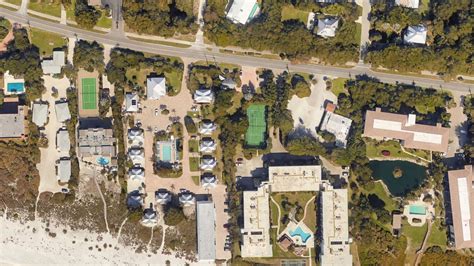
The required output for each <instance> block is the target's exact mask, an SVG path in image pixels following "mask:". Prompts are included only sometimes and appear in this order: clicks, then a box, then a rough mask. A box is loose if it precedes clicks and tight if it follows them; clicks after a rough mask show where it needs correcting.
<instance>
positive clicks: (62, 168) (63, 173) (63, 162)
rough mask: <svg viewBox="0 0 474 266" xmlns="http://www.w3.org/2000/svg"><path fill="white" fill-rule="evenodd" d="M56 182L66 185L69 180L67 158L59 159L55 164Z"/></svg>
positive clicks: (69, 164) (69, 170)
mask: <svg viewBox="0 0 474 266" xmlns="http://www.w3.org/2000/svg"><path fill="white" fill-rule="evenodd" d="M57 169H58V170H57V171H58V173H57V174H58V180H59V182H61V183H67V182H69V180H70V179H71V160H70V159H69V158H61V159H59V162H58V164H57Z"/></svg>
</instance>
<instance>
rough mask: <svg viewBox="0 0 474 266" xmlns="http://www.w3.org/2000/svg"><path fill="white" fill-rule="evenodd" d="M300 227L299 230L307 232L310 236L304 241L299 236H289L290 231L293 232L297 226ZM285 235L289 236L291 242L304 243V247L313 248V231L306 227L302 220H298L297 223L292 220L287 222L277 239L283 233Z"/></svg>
mask: <svg viewBox="0 0 474 266" xmlns="http://www.w3.org/2000/svg"><path fill="white" fill-rule="evenodd" d="M298 227H299V228H301V230H302V231H303V232H305V233H309V234H310V235H311V236H310V237H309V238H308V239H307V240H306V242H305V243H303V241H302V239H301V237H299V236H291V234H290V232H293V231H295V230H297V228H298ZM285 234H286V235H287V236H288V237H290V238H291V239H292V240H293V242H294V243H295V244H296V245H301V246H303V245H306V248H308V249H311V248H314V232H313V231H311V229H309V228H308V226H307V225H306V224H305V223H303V221H300V222H298V223H295V222H293V221H290V222H289V223H288V225H287V226H286V228H285V230H283V232H281V233H280V234H279V235H278V237H277V239H280V238H281V237H282V236H283V235H285Z"/></svg>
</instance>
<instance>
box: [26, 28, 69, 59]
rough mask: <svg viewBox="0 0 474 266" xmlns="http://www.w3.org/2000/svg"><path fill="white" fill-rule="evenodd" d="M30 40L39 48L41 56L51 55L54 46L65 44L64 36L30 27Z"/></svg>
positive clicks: (59, 46) (58, 46)
mask: <svg viewBox="0 0 474 266" xmlns="http://www.w3.org/2000/svg"><path fill="white" fill-rule="evenodd" d="M30 37H31V42H32V43H33V44H34V45H36V46H37V47H38V48H39V51H40V54H41V55H43V56H51V55H52V54H53V49H54V48H61V47H64V46H67V40H66V39H65V37H63V36H61V35H59V34H56V33H51V32H47V31H43V30H40V29H36V28H31V29H30Z"/></svg>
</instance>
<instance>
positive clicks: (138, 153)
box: [128, 147, 145, 164]
mask: <svg viewBox="0 0 474 266" xmlns="http://www.w3.org/2000/svg"><path fill="white" fill-rule="evenodd" d="M128 159H129V160H130V161H132V163H133V164H143V163H144V162H145V151H144V149H143V148H140V147H132V148H130V149H129V150H128Z"/></svg>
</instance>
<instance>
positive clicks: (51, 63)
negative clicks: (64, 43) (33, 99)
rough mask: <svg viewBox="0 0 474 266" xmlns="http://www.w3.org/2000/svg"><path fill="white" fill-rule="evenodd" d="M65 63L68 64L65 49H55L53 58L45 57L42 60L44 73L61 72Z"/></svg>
mask: <svg viewBox="0 0 474 266" xmlns="http://www.w3.org/2000/svg"><path fill="white" fill-rule="evenodd" d="M64 65H66V53H65V52H64V51H53V57H52V58H51V59H43V61H42V62H41V68H42V69H43V73H44V74H59V73H61V68H62V67H63V66H64Z"/></svg>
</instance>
